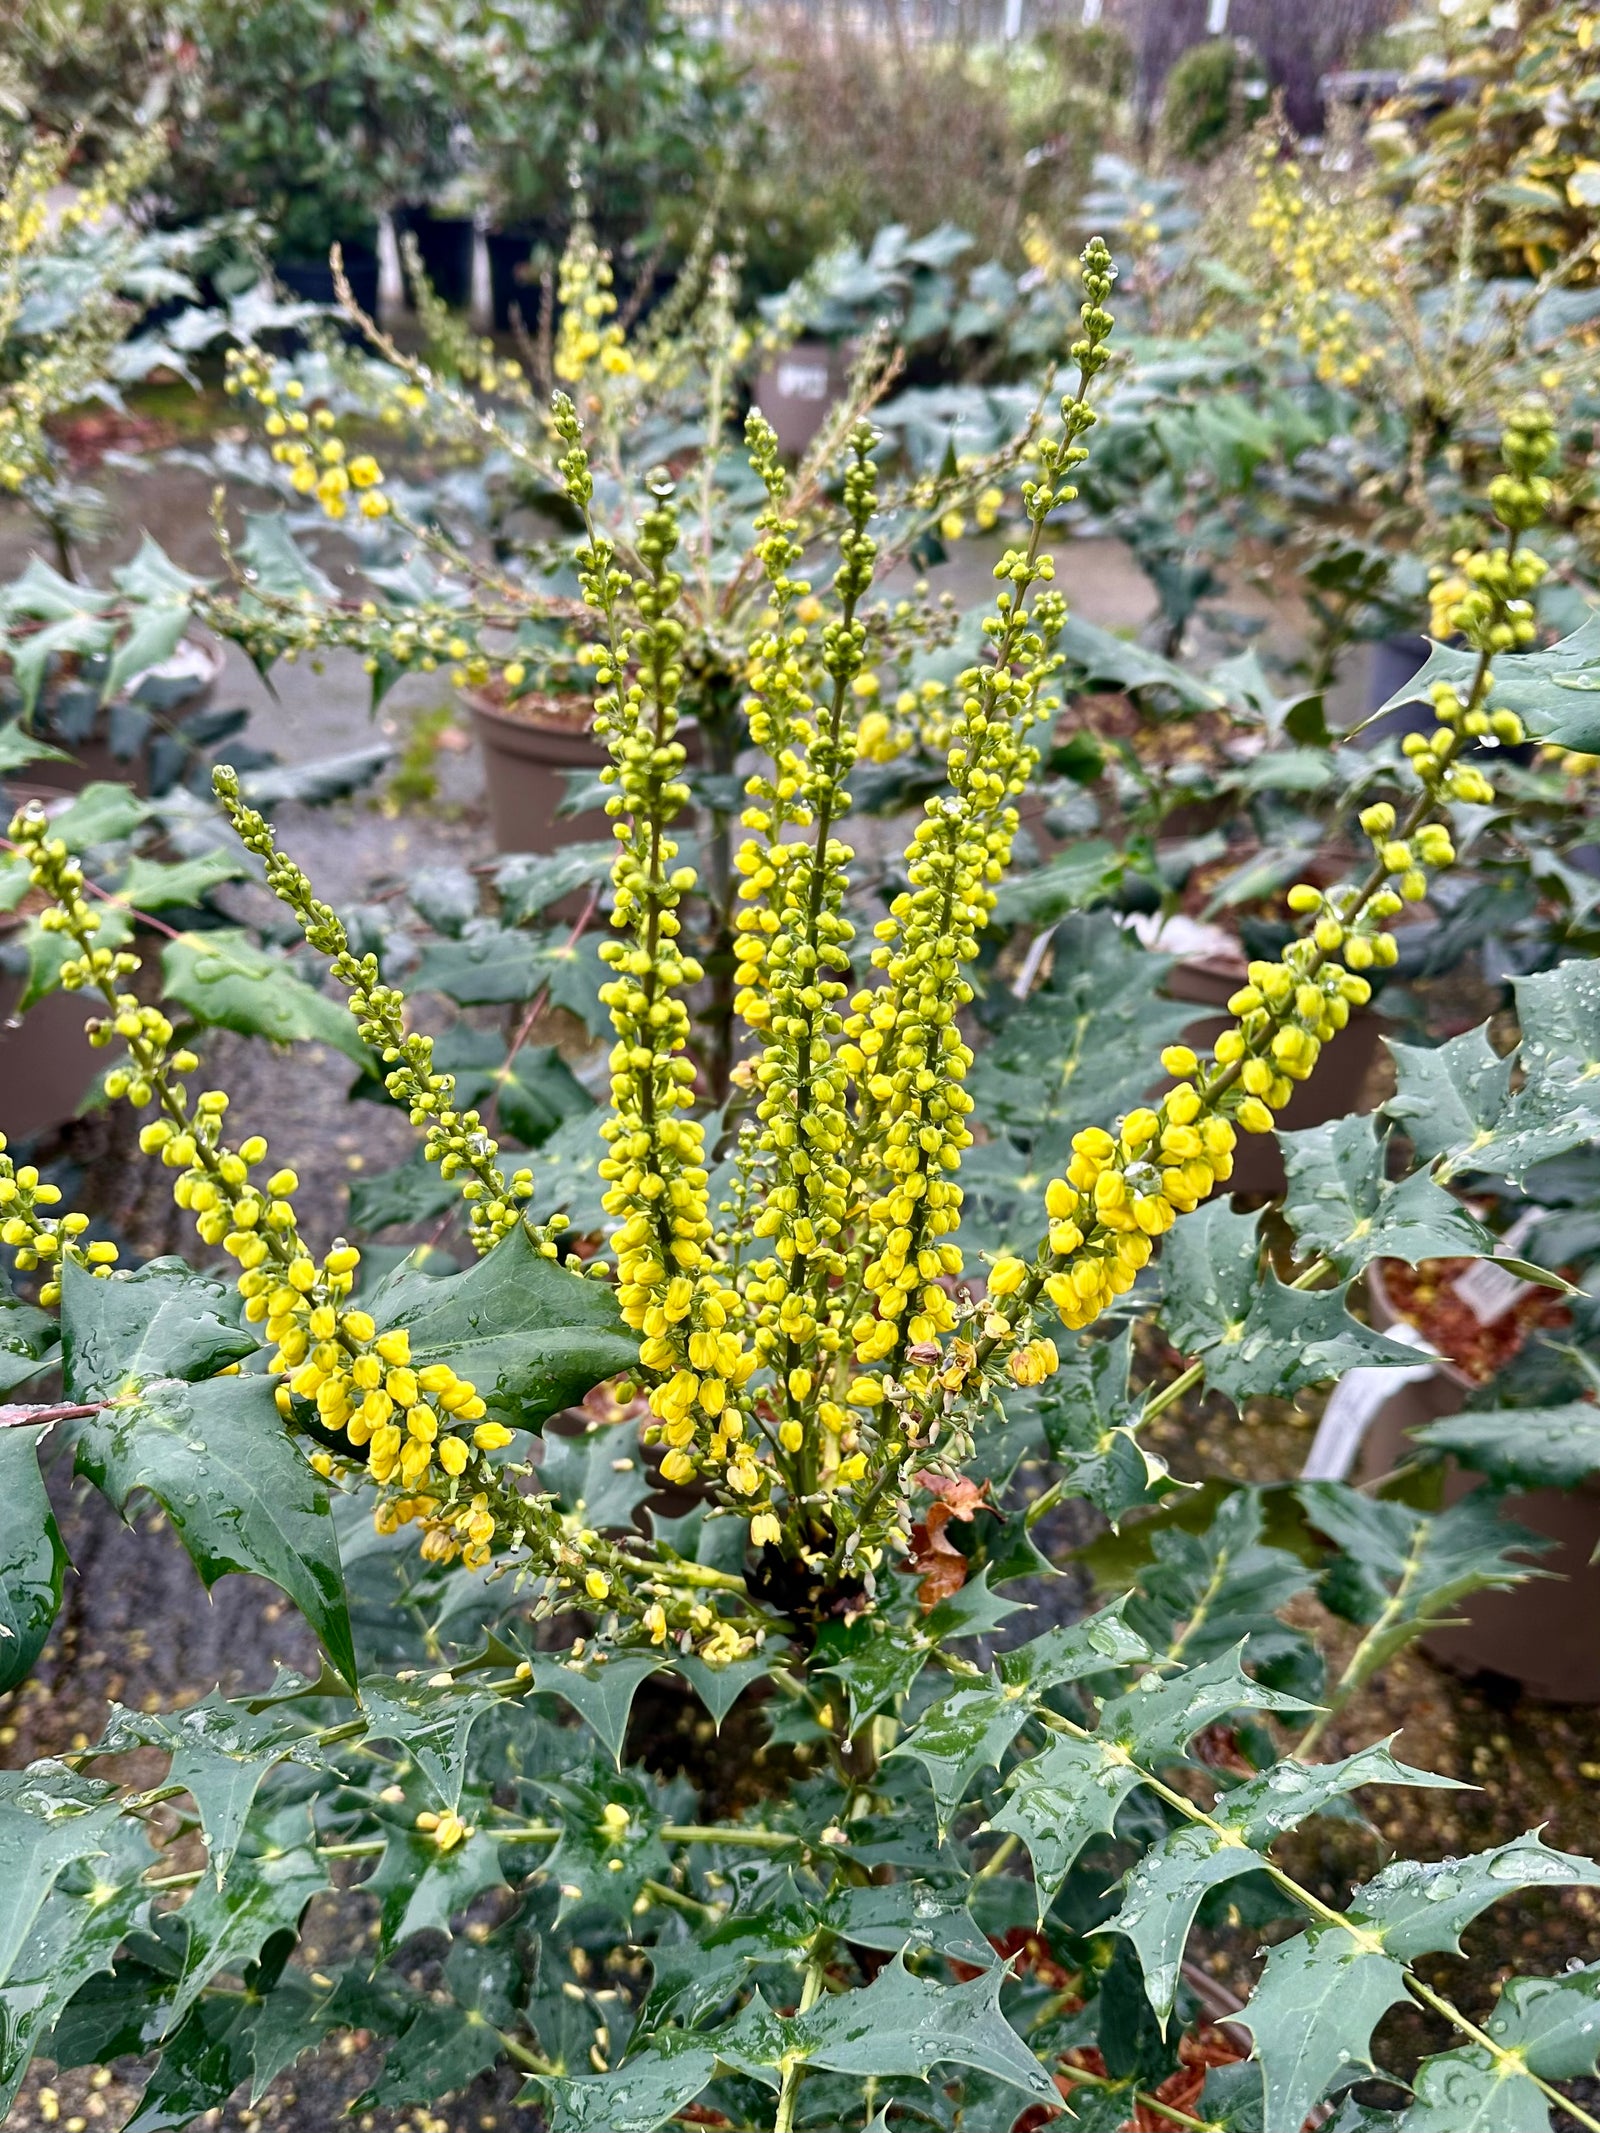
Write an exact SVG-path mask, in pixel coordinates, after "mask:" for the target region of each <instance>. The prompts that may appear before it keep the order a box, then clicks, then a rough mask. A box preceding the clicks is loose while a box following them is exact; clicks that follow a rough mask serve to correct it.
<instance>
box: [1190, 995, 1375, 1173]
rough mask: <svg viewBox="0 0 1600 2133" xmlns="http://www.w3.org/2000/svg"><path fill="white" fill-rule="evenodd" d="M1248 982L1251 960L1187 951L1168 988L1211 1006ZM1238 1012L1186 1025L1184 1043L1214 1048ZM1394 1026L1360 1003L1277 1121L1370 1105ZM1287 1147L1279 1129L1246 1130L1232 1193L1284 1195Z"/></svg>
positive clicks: (1293, 1129) (1288, 1127)
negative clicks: (1368, 1099)
mask: <svg viewBox="0 0 1600 2133" xmlns="http://www.w3.org/2000/svg"><path fill="white" fill-rule="evenodd" d="M1245 983H1246V970H1245V959H1244V956H1243V955H1242V954H1240V955H1239V956H1238V957H1237V958H1235V957H1232V956H1221V955H1218V956H1195V957H1185V958H1184V959H1183V960H1182V961H1181V962H1178V963H1175V964H1174V965H1173V967H1172V969H1171V971H1170V972H1169V973H1168V976H1167V991H1168V992H1169V993H1170V994H1171V995H1172V997H1173V998H1174V999H1175V1000H1193V1001H1194V1002H1195V1003H1196V1004H1197V1005H1200V1006H1205V1007H1219V1008H1226V1006H1227V1003H1228V1001H1229V999H1230V998H1231V997H1232V996H1233V994H1234V993H1236V992H1237V991H1238V990H1239V988H1240V986H1241V985H1243V984H1245ZM1234 1019H1235V1018H1234V1017H1233V1016H1232V1015H1229V1014H1226V1013H1223V1014H1218V1015H1206V1016H1204V1017H1202V1018H1201V1019H1199V1020H1197V1021H1195V1022H1191V1023H1190V1024H1189V1025H1188V1026H1187V1028H1186V1029H1185V1030H1184V1031H1183V1042H1184V1043H1185V1044H1187V1045H1189V1046H1191V1047H1192V1048H1193V1049H1194V1050H1195V1051H1197V1052H1200V1053H1202V1054H1204V1053H1205V1052H1208V1051H1209V1050H1210V1049H1211V1047H1212V1045H1213V1044H1214V1043H1215V1042H1216V1040H1217V1038H1218V1037H1220V1036H1221V1034H1222V1032H1223V1031H1224V1030H1225V1029H1231V1028H1232V1027H1233V1023H1234ZM1386 1027H1387V1025H1386V1023H1385V1021H1384V1018H1383V1016H1382V1015H1379V1014H1376V1013H1373V1012H1372V1011H1371V1010H1369V1009H1365V1008H1357V1009H1355V1010H1354V1011H1353V1012H1352V1014H1351V1016H1350V1020H1349V1021H1348V1022H1347V1023H1346V1024H1345V1026H1344V1028H1343V1029H1342V1030H1340V1032H1339V1034H1338V1035H1337V1036H1336V1037H1334V1038H1333V1039H1332V1040H1331V1041H1330V1042H1329V1043H1327V1044H1325V1045H1324V1046H1323V1047H1322V1051H1321V1053H1320V1055H1319V1057H1318V1059H1317V1063H1316V1065H1315V1067H1314V1068H1313V1069H1312V1071H1311V1074H1310V1076H1309V1077H1308V1079H1306V1080H1305V1081H1302V1082H1299V1083H1298V1084H1297V1085H1296V1087H1295V1092H1294V1094H1293V1095H1292V1096H1291V1097H1290V1099H1289V1101H1288V1103H1287V1105H1286V1106H1285V1107H1284V1109H1283V1110H1282V1111H1280V1112H1279V1113H1278V1115H1277V1123H1278V1125H1279V1126H1280V1127H1281V1128H1282V1129H1283V1130H1284V1131H1285V1132H1289V1133H1299V1132H1302V1131H1303V1130H1304V1129H1305V1128H1306V1127H1307V1126H1325V1125H1327V1124H1328V1123H1329V1121H1330V1120H1332V1119H1335V1118H1345V1117H1347V1116H1348V1115H1349V1114H1350V1113H1351V1112H1352V1111H1359V1110H1362V1109H1365V1108H1370V1106H1368V1105H1367V1104H1366V1102H1365V1096H1366V1090H1367V1086H1368V1083H1369V1081H1370V1079H1371V1075H1372V1070H1373V1067H1374V1066H1375V1065H1376V1064H1377V1061H1378V1057H1379V1049H1380V1046H1381V1044H1382V1041H1383V1034H1384V1030H1385V1028H1386ZM1288 1182H1289V1180H1288V1176H1287V1174H1286V1172H1285V1170H1284V1167H1283V1151H1282V1150H1281V1149H1280V1148H1279V1146H1278V1138H1277V1135H1276V1134H1275V1133H1241V1134H1240V1135H1239V1139H1238V1144H1237V1146H1236V1147H1235V1149H1234V1153H1233V1175H1232V1177H1231V1178H1230V1179H1229V1180H1228V1190H1229V1191H1230V1192H1248V1193H1265V1194H1269V1195H1271V1196H1272V1197H1273V1198H1277V1197H1278V1196H1279V1195H1281V1194H1282V1193H1283V1192H1284V1191H1285V1190H1286V1189H1287V1186H1288Z"/></svg>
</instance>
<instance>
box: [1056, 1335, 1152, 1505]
mask: <svg viewBox="0 0 1600 2133" xmlns="http://www.w3.org/2000/svg"><path fill="white" fill-rule="evenodd" d="M1132 1339H1133V1328H1132V1326H1131V1325H1129V1326H1124V1327H1123V1329H1122V1331H1121V1332H1120V1333H1118V1334H1116V1335H1114V1336H1113V1337H1112V1338H1111V1339H1110V1340H1094V1339H1088V1340H1080V1341H1078V1342H1076V1343H1075V1344H1074V1345H1073V1346H1071V1347H1069V1348H1068V1350H1067V1352H1066V1354H1065V1355H1064V1356H1063V1357H1062V1360H1061V1368H1060V1369H1059V1370H1058V1371H1057V1372H1056V1374H1055V1375H1054V1377H1051V1378H1048V1379H1046V1381H1045V1384H1044V1389H1043V1391H1042V1393H1041V1394H1040V1401H1039V1416H1040V1420H1041V1421H1042V1422H1043V1423H1044V1428H1045V1434H1046V1436H1047V1437H1048V1438H1049V1440H1050V1449H1051V1451H1052V1452H1053V1453H1054V1455H1055V1458H1056V1461H1057V1463H1058V1465H1060V1466H1061V1467H1062V1468H1063V1470H1064V1473H1065V1477H1066V1480H1067V1482H1068V1484H1069V1486H1070V1487H1071V1489H1072V1491H1073V1493H1074V1494H1075V1495H1083V1496H1086V1497H1087V1498H1088V1499H1089V1501H1090V1502H1091V1503H1092V1504H1094V1506H1095V1507H1096V1509H1097V1510H1099V1511H1101V1512H1103V1513H1104V1514H1105V1516H1106V1518H1107V1519H1109V1520H1110V1522H1111V1523H1112V1524H1113V1525H1116V1524H1117V1523H1118V1522H1119V1521H1120V1520H1121V1519H1122V1518H1124V1517H1125V1516H1126V1515H1127V1513H1128V1512H1129V1511H1131V1510H1134V1509H1137V1508H1139V1507H1142V1506H1143V1505H1145V1504H1148V1503H1151V1502H1153V1501H1154V1500H1155V1495H1156V1492H1157V1491H1158V1490H1159V1488H1160V1486H1161V1483H1162V1482H1163V1481H1164V1480H1165V1479H1166V1474H1167V1468H1166V1463H1165V1461H1164V1460H1162V1459H1159V1458H1157V1456H1156V1455H1155V1453H1154V1452H1150V1451H1147V1450H1146V1449H1145V1447H1144V1446H1143V1445H1142V1444H1141V1443H1140V1442H1139V1439H1138V1435H1137V1431H1138V1427H1139V1420H1140V1416H1141V1414H1142V1412H1143V1408H1144V1398H1143V1395H1142V1394H1141V1395H1139V1396H1138V1397H1137V1398H1135V1397H1132V1396H1130V1394H1129V1391H1128V1369H1129V1362H1130V1358H1131V1356H1132V1352H1133V1351H1132Z"/></svg>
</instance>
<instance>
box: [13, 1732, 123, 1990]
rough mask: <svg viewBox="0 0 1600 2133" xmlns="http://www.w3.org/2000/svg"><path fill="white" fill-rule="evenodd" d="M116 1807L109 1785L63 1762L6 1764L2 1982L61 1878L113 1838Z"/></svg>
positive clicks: (99, 1850) (96, 1856)
mask: <svg viewBox="0 0 1600 2133" xmlns="http://www.w3.org/2000/svg"><path fill="white" fill-rule="evenodd" d="M117 1814H118V1806H117V1801H116V1796H115V1793H114V1791H113V1789H112V1787H110V1786H109V1785H102V1784H99V1783H97V1782H96V1781H95V1780H93V1779H90V1778H80V1777H79V1776H77V1775H76V1773H75V1772H73V1771H70V1770H68V1769H67V1767H66V1766H65V1764H63V1763H36V1764H35V1765H34V1766H33V1767H32V1768H31V1769H29V1770H6V1771H0V1981H3V1980H5V1979H7V1978H10V1977H13V1976H15V1975H19V1974H20V1973H18V1972H17V1970H16V1963H17V1958H18V1956H19V1954H20V1952H21V1950H22V1949H23V1947H24V1946H25V1944H26V1942H27V1939H28V1936H29V1934H30V1933H31V1932H32V1930H33V1927H34V1922H35V1920H36V1919H37V1918H38V1916H39V1913H40V1911H41V1909H42V1908H43V1906H44V1905H45V1903H46V1902H47V1900H48V1898H49V1895H50V1891H51V1889H52V1888H53V1887H54V1885H55V1883H56V1881H57V1879H58V1878H59V1877H60V1875H61V1874H62V1873H63V1872H64V1871H65V1869H66V1868H67V1867H68V1866H70V1865H71V1864H72V1863H73V1861H75V1860H78V1859H95V1858H98V1857H99V1856H100V1855H101V1853H103V1852H104V1851H105V1850H106V1848H107V1846H108V1845H109V1843H110V1842H111V1834H112V1832H113V1831H114V1829H115V1826H116V1821H117Z"/></svg>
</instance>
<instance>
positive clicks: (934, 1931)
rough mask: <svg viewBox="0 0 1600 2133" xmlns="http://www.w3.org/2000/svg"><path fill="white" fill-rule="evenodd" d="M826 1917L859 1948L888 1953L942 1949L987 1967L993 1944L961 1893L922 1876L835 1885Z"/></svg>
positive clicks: (948, 1956)
mask: <svg viewBox="0 0 1600 2133" xmlns="http://www.w3.org/2000/svg"><path fill="white" fill-rule="evenodd" d="M825 1915H826V1918H827V1922H828V1924H829V1925H830V1926H832V1927H833V1929H834V1930H835V1931H836V1932H837V1933H839V1934H841V1935H842V1936H843V1937H844V1938H845V1939H846V1940H848V1941H854V1943H855V1944H856V1946H857V1947H859V1948H877V1949H881V1950H882V1951H883V1952H884V1953H885V1954H886V1955H894V1954H897V1953H898V1952H900V1951H901V1950H902V1949H903V1950H904V1951H905V1952H906V1953H908V1954H911V1955H942V1956H944V1957H945V1958H946V1959H947V1960H949V1961H951V1962H957V1963H968V1964H970V1965H972V1967H973V1968H974V1969H978V1970H987V1969H988V1968H989V1966H990V1964H991V1963H993V1962H994V1961H995V1960H996V1958H995V1952H994V1949H993V1948H992V1947H991V1946H990V1945H989V1943H988V1941H986V1940H985V1939H984V1937H983V1935H982V1933H981V1932H980V1931H979V1930H978V1927H977V1924H976V1922H975V1921H974V1919H973V1916H972V1913H971V1912H970V1911H969V1910H968V1909H967V1907H966V1903H965V1901H964V1900H963V1898H962V1897H960V1896H958V1895H956V1894H954V1893H952V1892H951V1891H950V1890H948V1889H939V1888H935V1887H933V1886H932V1885H931V1884H930V1883H928V1882H925V1881H896V1882H891V1883H889V1884H887V1885H886V1886H881V1887H880V1886H878V1885H876V1884H871V1883H869V1884H868V1885H867V1886H866V1887H865V1888H837V1889H835V1890H834V1892H833V1894H832V1895H831V1896H830V1897H829V1899H828V1904H827V1910H826V1914H825Z"/></svg>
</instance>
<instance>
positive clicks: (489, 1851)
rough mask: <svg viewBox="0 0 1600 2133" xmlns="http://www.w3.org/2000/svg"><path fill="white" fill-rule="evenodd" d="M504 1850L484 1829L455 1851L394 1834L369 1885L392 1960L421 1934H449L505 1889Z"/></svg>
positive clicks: (415, 1834) (415, 1835)
mask: <svg viewBox="0 0 1600 2133" xmlns="http://www.w3.org/2000/svg"><path fill="white" fill-rule="evenodd" d="M504 1881H505V1875H504V1873H503V1872H502V1871H501V1866H500V1847H499V1845H498V1844H496V1843H495V1841H494V1839H493V1837H491V1836H490V1835H489V1834H488V1832H487V1831H485V1830H482V1829H479V1830H476V1831H474V1833H473V1834H472V1835H471V1836H470V1837H468V1838H467V1840H466V1842H465V1843H464V1844H458V1845H456V1846H455V1848H454V1849H453V1850H451V1851H447V1852H442V1851H440V1849H439V1847H438V1845H437V1844H435V1843H434V1841H433V1839H432V1837H430V1836H425V1835H424V1834H423V1833H422V1831H420V1830H416V1829H394V1830H391V1831H390V1832H389V1842H388V1844H387V1846H386V1847H385V1849H384V1854H383V1857H382V1858H381V1859H380V1860H379V1861H378V1864H377V1867H376V1869H375V1871H374V1872H373V1874H372V1876H371V1878H370V1879H369V1880H368V1881H367V1882H366V1883H365V1884H364V1886H365V1887H366V1888H368V1889H369V1890H370V1891H371V1892H372V1894H373V1895H374V1896H375V1897H376V1898H377V1899H378V1928H379V1932H378V1945H379V1948H380V1950H381V1952H382V1953H384V1954H386V1955H387V1954H389V1953H391V1952H392V1951H393V1950H394V1949H396V1948H398V1947H401V1946H403V1945H404V1943H405V1942H406V1941H408V1940H410V1939H412V1938H413V1937H414V1936H415V1935H416V1934H418V1933H448V1932H449V1931H450V1921H451V1919H452V1918H454V1917H455V1916H456V1915H457V1913H458V1912H461V1911H464V1910H465V1909H466V1908H467V1906H468V1905H469V1904H470V1903H471V1902H472V1901H473V1900H474V1898H476V1897H478V1896H481V1895H482V1894H483V1892H484V1890H485V1889H496V1888H500V1887H501V1886H503V1884H504Z"/></svg>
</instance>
